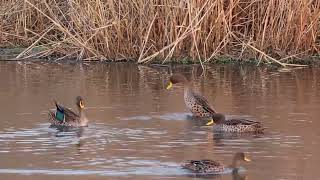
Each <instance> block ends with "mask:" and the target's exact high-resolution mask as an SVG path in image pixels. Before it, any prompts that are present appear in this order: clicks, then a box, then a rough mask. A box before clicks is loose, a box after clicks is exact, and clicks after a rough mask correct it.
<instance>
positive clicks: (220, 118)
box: [207, 113, 265, 133]
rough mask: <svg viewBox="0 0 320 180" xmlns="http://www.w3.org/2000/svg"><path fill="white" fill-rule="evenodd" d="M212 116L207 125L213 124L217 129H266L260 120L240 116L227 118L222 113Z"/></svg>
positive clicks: (238, 130) (258, 130)
mask: <svg viewBox="0 0 320 180" xmlns="http://www.w3.org/2000/svg"><path fill="white" fill-rule="evenodd" d="M211 117H212V119H211V120H210V121H209V122H208V123H207V125H208V124H209V125H211V124H213V127H214V130H215V131H220V132H239V133H242V132H248V133H250V132H252V133H263V131H264V129H265V128H264V127H263V125H262V124H261V123H260V122H258V121H253V120H248V119H240V118H235V119H229V120H226V116H225V115H224V114H222V113H214V114H212V116H211Z"/></svg>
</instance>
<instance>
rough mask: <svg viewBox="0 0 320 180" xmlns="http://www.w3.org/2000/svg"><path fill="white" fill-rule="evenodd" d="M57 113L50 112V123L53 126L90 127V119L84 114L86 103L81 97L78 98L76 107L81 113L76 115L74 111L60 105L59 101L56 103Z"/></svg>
mask: <svg viewBox="0 0 320 180" xmlns="http://www.w3.org/2000/svg"><path fill="white" fill-rule="evenodd" d="M54 104H55V106H56V111H55V112H53V111H49V122H50V123H51V125H52V126H64V127H85V126H88V122H89V121H88V119H87V117H86V115H85V112H84V102H83V98H82V97H81V96H77V97H76V106H77V108H78V111H79V113H78V114H77V113H75V112H73V111H72V110H70V109H68V108H65V107H63V106H62V105H59V104H58V103H57V101H54Z"/></svg>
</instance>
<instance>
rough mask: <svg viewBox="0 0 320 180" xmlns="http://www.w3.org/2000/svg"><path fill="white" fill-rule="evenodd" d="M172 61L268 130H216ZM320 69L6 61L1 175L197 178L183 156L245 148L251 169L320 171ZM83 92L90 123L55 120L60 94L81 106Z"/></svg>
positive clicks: (222, 108)
mask: <svg viewBox="0 0 320 180" xmlns="http://www.w3.org/2000/svg"><path fill="white" fill-rule="evenodd" d="M172 71H173V72H185V74H187V75H188V78H190V79H192V80H193V81H194V87H195V89H197V90H198V91H199V92H201V93H202V94H203V95H205V96H206V97H207V99H208V100H209V102H210V103H211V104H212V105H214V107H215V109H216V110H218V111H219V112H223V113H225V114H227V116H228V117H245V118H249V119H253V120H258V121H261V122H262V123H263V124H264V125H265V126H266V127H267V128H268V129H267V130H266V133H265V135H263V136H250V135H249V136H248V135H238V136H236V135H234V134H215V133H213V132H212V130H211V129H210V128H208V127H202V126H201V125H199V123H197V122H195V121H192V120H190V118H189V116H190V113H188V112H187V110H186V108H185V106H184V102H183V90H182V87H181V86H175V87H174V88H173V89H172V90H166V89H165V87H166V84H167V82H168V77H169V73H170V72H172ZM318 77H320V69H317V68H303V69H300V68H298V69H293V70H290V71H287V70H285V71H284V70H270V69H266V68H257V67H255V66H243V67H242V66H233V65H227V66H206V71H205V72H203V71H202V70H201V67H200V66H176V67H171V68H169V67H167V66H163V67H162V66H137V65H134V64H103V63H97V64H85V63H83V64H68V63H64V64H58V63H44V62H43V63H31V62H29V63H16V62H14V63H10V62H2V63H0V83H1V86H0V102H1V105H0V108H1V111H0V112H1V123H0V177H1V179H8V180H13V179H22V178H23V179H25V180H28V179H32V180H40V179H44V178H46V179H47V180H50V179H57V178H60V177H63V178H68V179H77V180H82V179H83V180H84V179H100V178H101V179H102V178H103V179H115V178H117V179H167V178H168V179H169V178H170V179H188V178H189V179H192V178H194V177H195V176H194V175H192V174H191V173H190V172H188V171H186V170H184V169H182V168H181V167H180V164H181V163H182V162H183V161H185V160H188V159H215V160H218V161H221V162H223V163H224V164H226V165H228V164H229V163H230V161H231V159H232V156H233V154H234V153H235V152H238V151H243V152H246V153H248V155H249V156H250V158H251V159H252V162H250V163H242V172H241V177H243V179H244V178H245V177H247V178H249V179H260V180H263V179H266V180H269V179H290V180H291V179H319V178H318V176H317V165H318V162H319V161H320V156H319V155H318V153H317V152H318V150H319V148H320V143H319V142H320V141H319V140H320V138H319V137H320V131H319V128H318V127H319V126H320V121H319V120H318V117H319V115H320V111H319V110H320V109H319V103H320V102H319V101H320V96H319V92H320V91H319V87H320V86H319V83H320V80H319V78H318ZM77 95H82V96H83V97H84V98H85V105H86V110H87V116H88V117H89V119H90V126H89V127H88V128H84V129H78V130H73V131H67V132H63V131H59V130H57V129H54V128H49V123H47V112H48V109H52V108H54V107H53V103H52V100H53V99H57V100H58V101H59V102H61V103H63V104H65V105H66V106H67V107H71V108H75V106H74V101H75V100H74V99H75V97H76V96H77ZM207 178H217V179H223V180H227V179H239V177H235V176H232V175H229V174H227V173H226V174H224V175H221V176H214V177H212V176H211V177H207ZM240 179H241V178H240Z"/></svg>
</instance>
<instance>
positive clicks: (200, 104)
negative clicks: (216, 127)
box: [167, 74, 216, 125]
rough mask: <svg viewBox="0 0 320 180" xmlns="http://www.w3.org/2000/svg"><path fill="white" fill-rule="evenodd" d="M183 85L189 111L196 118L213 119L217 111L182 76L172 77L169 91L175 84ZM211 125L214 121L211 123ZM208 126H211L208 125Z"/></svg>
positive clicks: (168, 87) (175, 75)
mask: <svg viewBox="0 0 320 180" xmlns="http://www.w3.org/2000/svg"><path fill="white" fill-rule="evenodd" d="M178 83H182V84H183V85H184V102H185V104H186V106H187V108H188V110H189V111H191V112H192V114H193V115H194V116H196V117H201V118H202V117H211V116H212V114H214V113H216V111H215V110H214V109H213V108H212V107H211V106H210V104H209V102H208V101H207V100H206V99H205V98H204V97H203V96H201V95H200V94H198V93H196V92H195V91H194V90H193V89H192V87H191V82H189V81H188V80H187V78H186V77H185V76H183V75H182V74H174V75H172V76H171V77H170V81H169V84H168V86H167V89H170V88H171V87H172V86H173V85H174V84H178ZM210 122H211V124H212V123H213V121H210ZM207 125H210V123H208V124H207Z"/></svg>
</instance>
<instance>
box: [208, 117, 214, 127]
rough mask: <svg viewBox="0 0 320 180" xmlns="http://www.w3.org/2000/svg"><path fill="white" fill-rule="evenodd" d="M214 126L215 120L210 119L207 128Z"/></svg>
mask: <svg viewBox="0 0 320 180" xmlns="http://www.w3.org/2000/svg"><path fill="white" fill-rule="evenodd" d="M210 125H214V122H213V119H210V121H209V122H207V124H206V126H210Z"/></svg>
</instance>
